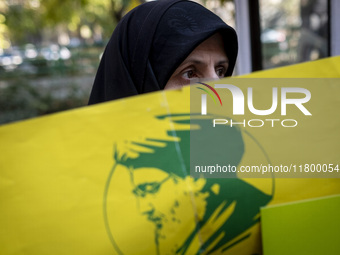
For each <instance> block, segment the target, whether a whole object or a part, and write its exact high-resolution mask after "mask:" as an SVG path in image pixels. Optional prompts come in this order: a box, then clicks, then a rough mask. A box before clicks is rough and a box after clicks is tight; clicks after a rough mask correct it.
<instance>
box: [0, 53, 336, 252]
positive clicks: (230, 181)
mask: <svg viewBox="0 0 340 255" xmlns="http://www.w3.org/2000/svg"><path fill="white" fill-rule="evenodd" d="M339 66H340V57H333V58H328V59H324V60H320V61H315V62H310V63H304V64H299V65H296V66H288V67H283V68H279V69H273V70H268V71H263V72H258V73H254V74H250V75H248V76H246V77H247V78H261V77H262V78H268V77H271V78H276V77H280V78H304V77H306V78H340V69H339ZM246 77H244V78H246ZM335 81H336V79H335ZM219 83H228V79H226V80H221V81H220V82H219ZM311 92H312V99H311V100H313V98H314V95H315V96H316V95H317V96H316V97H319V98H320V100H321V102H324V103H323V104H318V107H320V108H317V107H314V106H313V107H312V109H313V111H312V113H313V114H314V115H313V119H312V120H309V119H308V121H310V122H308V123H309V125H314V124H313V123H320V122H321V121H322V120H321V119H320V118H321V117H322V116H323V110H325V111H326V110H327V114H326V115H325V116H327V120H323V121H324V123H325V125H324V126H323V127H324V132H321V133H318V134H317V135H315V133H313V132H308V130H310V129H309V128H308V127H306V129H299V131H298V132H295V131H294V132H293V131H287V129H275V131H265V132H264V131H263V130H262V131H261V130H257V131H253V129H251V132H250V131H249V130H250V129H249V128H244V129H242V128H241V129H232V130H231V131H230V133H229V135H230V136H229V138H230V139H231V140H233V139H234V140H235V143H236V142H239V144H240V148H241V150H242V153H241V154H237V153H236V152H235V154H233V155H235V156H233V157H230V160H234V161H235V164H237V165H238V166H239V165H242V164H243V165H246V164H251V162H253V161H252V160H253V159H254V158H261V157H262V158H266V157H265V156H264V155H265V154H266V155H269V158H270V160H271V163H273V164H275V163H281V164H282V162H283V161H284V162H286V163H287V164H288V163H289V161H290V160H291V159H290V158H280V153H282V151H283V148H284V149H285V150H286V151H287V150H288V151H294V148H295V149H296V148H299V152H300V155H301V157H302V158H304V157H305V156H306V154H307V153H305V152H304V151H301V150H304V148H305V147H306V146H307V147H311V146H310V144H306V145H305V147H304V146H302V145H300V144H298V143H297V144H290V145H289V146H288V145H287V143H288V142H289V143H291V142H292V141H294V139H295V138H296V139H297V141H299V139H302V138H301V136H302V135H303V134H305V136H306V137H307V138H308V139H309V141H310V143H311V144H313V145H314V146H316V147H318V148H320V153H322V151H326V152H328V153H327V155H329V156H328V157H327V160H328V161H327V164H333V168H334V169H335V167H336V165H337V164H339V163H340V162H339V159H340V157H339V155H340V153H339V148H338V146H335V145H334V144H339V141H340V134H339V132H338V130H339V127H340V126H339V125H340V124H339V123H340V118H339V114H338V113H337V111H338V109H339V107H340V101H339V100H338V99H337V98H336V96H335V95H338V94H339V92H340V85H339V84H336V82H335V83H334V79H333V82H332V83H329V84H327V82H326V83H325V84H324V86H319V87H317V86H314V87H311ZM269 94H270V92H269ZM330 116H333V119H332V120H329V118H330ZM192 119H193V118H192V116H191V115H190V88H189V87H185V88H183V89H180V90H172V91H160V92H154V93H149V94H145V95H140V96H133V97H130V98H126V99H120V100H116V101H113V102H107V103H102V104H99V105H94V106H89V107H83V108H79V109H76V110H70V111H65V112H62V113H58V114H52V115H49V116H45V117H40V118H35V119H31V120H26V121H21V122H18V123H12V124H8V125H4V126H1V127H0V151H1V157H0V189H1V193H0V205H1V207H0V208H1V210H0V226H1V228H0V254H3V255H9V254H14V255H19V254H34V255H46V254H51V255H54V254H58V255H59V254H63V255H67V254H70V255H71V254H72V255H73V254H82V255H87V254H88V255H90V254H97V255H100V254H103V255H104V254H105V255H107V254H141V255H143V254H148V255H150V254H249V255H250V254H261V253H262V247H261V239H260V222H261V221H260V207H265V206H268V205H276V204H280V203H284V202H292V201H297V200H302V199H308V198H317V197H322V196H328V195H334V194H340V178H335V177H338V176H339V175H338V174H336V173H335V172H333V175H332V178H292V177H291V176H289V178H275V176H274V177H273V176H272V175H271V176H266V178H245V177H247V176H238V175H235V176H234V177H233V178H195V177H192V176H191V175H190V171H189V170H188V169H187V168H188V165H187V161H188V157H189V158H190V150H188V148H190V134H191V133H190V132H191V131H192V129H193V128H194V129H195V128H196V129H200V128H201V129H202V127H203V123H205V121H203V120H202V119H201V117H199V118H197V122H195V125H194V127H193V126H191V127H190V120H192ZM327 123H328V124H327ZM315 125H317V124H315ZM317 127H320V126H317ZM290 130H292V129H290ZM316 130H319V129H316ZM267 132H272V134H271V137H270V138H266V139H264V138H263V137H264V135H265V134H264V133H267ZM287 132H288V133H287ZM289 132H291V133H289ZM249 134H251V135H252V136H250V135H249ZM294 136H295V137H294ZM252 137H255V138H256V139H252ZM288 137H289V138H288ZM306 137H304V139H307V138H306ZM234 140H233V141H234ZM256 141H259V143H257V142H256ZM301 141H302V140H301ZM259 144H261V146H259ZM201 146H203V147H204V146H205V144H202V145H201ZM206 146H207V145H206ZM284 146H286V147H284ZM207 148H208V147H207ZM296 150H297V149H296ZM264 151H265V152H266V153H265V154H264ZM230 153H233V150H232V149H231V150H230ZM281 155H282V154H281ZM284 155H286V154H284ZM287 155H290V156H291V157H293V155H295V156H296V158H298V155H296V153H293V152H292V153H290V154H289V153H288V154H287ZM320 155H323V154H320ZM316 157H317V156H316ZM320 157H321V156H320ZM296 158H294V159H296ZM305 158H306V159H309V158H308V157H305ZM267 159H268V158H266V160H267ZM317 159H318V158H316V161H317ZM321 159H322V158H320V160H321ZM189 161H190V160H189ZM305 163H312V162H305ZM323 163H325V162H323ZM325 210H326V209H325Z"/></svg>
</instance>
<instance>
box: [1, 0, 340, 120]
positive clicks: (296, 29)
mask: <svg viewBox="0 0 340 255" xmlns="http://www.w3.org/2000/svg"><path fill="white" fill-rule="evenodd" d="M142 2H145V1H143V0H91V1H90V0H44V1H43V0H0V124H4V123H9V122H12V121H17V120H23V119H27V118H32V117H35V116H41V115H44V114H48V113H53V112H58V111H63V110H67V109H72V108H76V107H81V106H85V105H86V104H87V101H88V97H89V94H90V91H91V86H92V83H93V80H94V77H95V73H96V70H97V67H98V65H99V61H100V57H101V54H102V53H103V50H104V47H105V45H106V43H107V41H108V40H109V38H110V36H111V34H112V32H113V30H114V28H115V26H116V24H117V23H118V22H119V20H120V19H121V18H122V17H123V16H124V14H125V13H127V12H128V11H129V10H131V9H133V8H134V7H136V6H138V5H139V4H141V3H142ZM198 2H200V3H201V4H203V5H205V6H206V7H207V8H209V9H210V10H212V11H213V12H215V13H216V14H217V15H219V16H220V17H221V18H222V19H223V20H225V21H226V22H227V23H228V24H230V25H231V26H233V27H234V28H236V30H237V32H238V35H239V42H240V55H239V58H238V63H237V67H236V70H235V75H241V74H245V73H249V72H253V71H257V70H263V69H269V68H274V67H279V66H285V65H291V64H295V63H300V62H304V61H309V60H315V59H320V58H324V57H327V56H330V55H334V54H335V53H334V52H335V51H334V50H333V52H332V48H331V47H332V43H331V37H330V34H331V31H332V28H331V25H330V23H331V22H330V20H331V19H330V17H331V16H332V14H331V11H330V10H331V8H330V6H331V5H332V4H333V5H334V3H333V2H335V3H336V0H335V1H331V0H285V1H280V0H233V1H232V0H205V1H198ZM337 2H338V3H339V2H340V1H337ZM332 8H333V9H334V8H335V9H337V10H339V5H338V7H333V6H332ZM333 16H336V15H333ZM333 23H334V22H333ZM333 48H334V47H333ZM335 48H337V49H338V48H339V47H338V46H337V45H336V46H335Z"/></svg>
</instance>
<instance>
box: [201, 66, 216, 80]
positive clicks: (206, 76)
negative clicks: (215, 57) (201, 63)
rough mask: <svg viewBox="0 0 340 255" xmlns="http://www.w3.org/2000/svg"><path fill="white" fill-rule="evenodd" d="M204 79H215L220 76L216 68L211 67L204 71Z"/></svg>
mask: <svg viewBox="0 0 340 255" xmlns="http://www.w3.org/2000/svg"><path fill="white" fill-rule="evenodd" d="M203 78H204V80H206V81H213V80H219V78H220V77H218V75H217V73H216V71H215V68H209V69H208V70H206V72H205V73H204V77H203Z"/></svg>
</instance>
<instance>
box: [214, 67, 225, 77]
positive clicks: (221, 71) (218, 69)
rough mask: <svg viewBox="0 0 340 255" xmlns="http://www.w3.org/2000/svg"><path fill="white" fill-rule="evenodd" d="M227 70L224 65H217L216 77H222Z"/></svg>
mask: <svg viewBox="0 0 340 255" xmlns="http://www.w3.org/2000/svg"><path fill="white" fill-rule="evenodd" d="M226 72H227V70H226V69H225V68H224V67H219V68H217V69H216V74H217V76H218V77H220V78H223V77H224V76H225V74H226Z"/></svg>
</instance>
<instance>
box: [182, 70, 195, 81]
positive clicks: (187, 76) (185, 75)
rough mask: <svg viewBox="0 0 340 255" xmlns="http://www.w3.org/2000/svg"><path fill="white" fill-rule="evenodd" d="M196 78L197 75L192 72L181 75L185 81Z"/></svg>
mask: <svg viewBox="0 0 340 255" xmlns="http://www.w3.org/2000/svg"><path fill="white" fill-rule="evenodd" d="M195 77H197V74H196V72H195V71H194V70H189V71H186V72H185V73H183V78H185V79H192V78H195Z"/></svg>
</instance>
